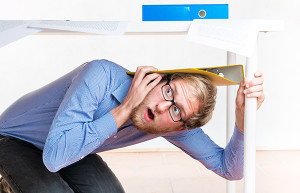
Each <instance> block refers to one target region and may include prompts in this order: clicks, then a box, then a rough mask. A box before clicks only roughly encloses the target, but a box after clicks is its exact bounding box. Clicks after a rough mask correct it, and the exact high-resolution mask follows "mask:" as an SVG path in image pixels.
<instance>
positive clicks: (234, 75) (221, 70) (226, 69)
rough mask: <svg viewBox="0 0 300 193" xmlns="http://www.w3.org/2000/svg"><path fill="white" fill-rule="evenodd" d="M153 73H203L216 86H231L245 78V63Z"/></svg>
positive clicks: (130, 73)
mask: <svg viewBox="0 0 300 193" xmlns="http://www.w3.org/2000/svg"><path fill="white" fill-rule="evenodd" d="M134 73H135V72H127V74H129V75H134ZM151 73H163V74H173V73H192V74H201V75H204V76H206V77H208V78H209V79H210V80H212V82H213V84H214V85H216V86H229V85H236V84H239V83H240V82H241V81H242V80H243V79H244V67H243V65H228V66H217V67H206V68H205V67H203V68H184V69H172V70H159V71H152V72H151Z"/></svg>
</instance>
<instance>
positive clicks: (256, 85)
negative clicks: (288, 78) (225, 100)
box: [235, 71, 265, 132]
mask: <svg viewBox="0 0 300 193" xmlns="http://www.w3.org/2000/svg"><path fill="white" fill-rule="evenodd" d="M262 76H263V75H262V73H261V72H259V71H257V72H256V73H255V74H254V78H253V79H252V80H250V81H249V80H247V79H246V78H245V79H244V80H243V81H242V82H241V83H240V86H239V89H238V91H237V97H236V111H235V114H236V126H237V127H238V129H239V130H240V131H242V132H244V113H245V95H246V96H247V97H248V98H257V109H259V108H260V106H261V105H262V103H263V101H264V100H265V95H264V92H263V83H264V79H263V77H262Z"/></svg>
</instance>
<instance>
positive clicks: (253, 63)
mask: <svg viewBox="0 0 300 193" xmlns="http://www.w3.org/2000/svg"><path fill="white" fill-rule="evenodd" d="M257 66H258V64H257V47H256V50H255V51H254V54H253V56H251V57H249V58H247V64H246V77H247V78H248V80H249V79H252V78H253V77H254V73H255V72H256V70H257ZM256 109H257V100H256V98H247V97H246V101H245V132H244V141H245V147H244V148H245V150H244V180H245V181H244V193H255V161H256V145H255V129H256Z"/></svg>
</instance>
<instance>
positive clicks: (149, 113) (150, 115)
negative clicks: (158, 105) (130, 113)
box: [145, 108, 154, 121]
mask: <svg viewBox="0 0 300 193" xmlns="http://www.w3.org/2000/svg"><path fill="white" fill-rule="evenodd" d="M145 119H146V120H147V121H153V120H154V113H153V112H152V110H151V109H150V108H149V109H147V111H146V112H145Z"/></svg>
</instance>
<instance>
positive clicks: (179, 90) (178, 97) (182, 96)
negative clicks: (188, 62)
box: [172, 79, 199, 116]
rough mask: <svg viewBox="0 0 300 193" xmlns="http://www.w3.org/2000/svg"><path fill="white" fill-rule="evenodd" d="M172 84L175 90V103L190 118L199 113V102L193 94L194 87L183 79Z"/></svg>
mask: <svg viewBox="0 0 300 193" xmlns="http://www.w3.org/2000/svg"><path fill="white" fill-rule="evenodd" d="M172 84H173V86H174V90H175V93H174V94H175V96H174V97H175V102H176V104H178V105H179V106H180V107H181V108H182V109H183V110H184V111H185V114H186V115H187V116H188V115H190V114H193V113H194V112H198V109H199V108H198V107H199V101H198V100H197V97H196V96H195V95H194V94H193V90H192V89H193V86H192V85H191V84H190V83H189V82H188V81H186V80H183V79H176V80H174V81H172Z"/></svg>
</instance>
